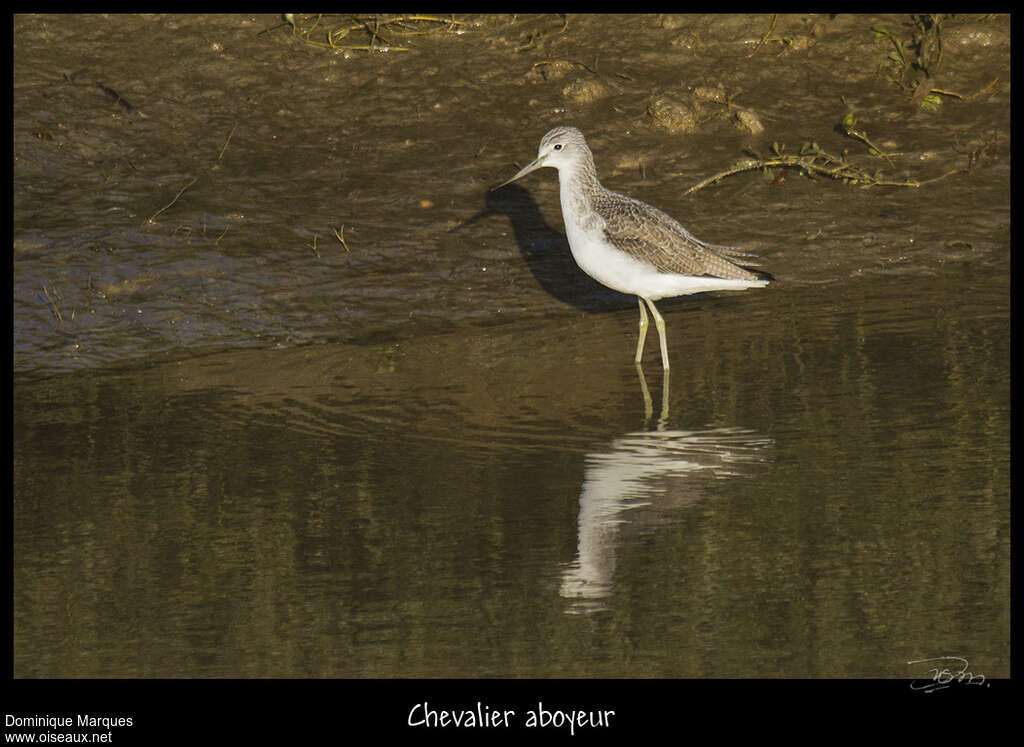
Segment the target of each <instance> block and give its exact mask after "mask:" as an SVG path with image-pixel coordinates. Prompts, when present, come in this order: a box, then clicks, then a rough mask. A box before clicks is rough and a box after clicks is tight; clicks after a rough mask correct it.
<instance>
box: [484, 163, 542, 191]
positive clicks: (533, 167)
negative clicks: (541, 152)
mask: <svg viewBox="0 0 1024 747" xmlns="http://www.w3.org/2000/svg"><path fill="white" fill-rule="evenodd" d="M543 165H544V163H543V162H542V161H541V160H540V159H539V158H535V159H534V160H533V163H528V164H527V165H526V166H523V168H521V169H519V173H518V174H516V175H515V176H513V177H512V178H511V179H508V180H506V181H503V182H502V183H501V184H499V185H498V186H497V187H491V191H492V192H493V191H494V190H496V189H501V188H502V187H504V186H505V185H506V184H511V183H512V182H514V181H515V180H516V179H520V178H522V177H524V176H526V175H527V174H529V173H530V172H531V171H536V170H537V169H539V168H540V167H541V166H543Z"/></svg>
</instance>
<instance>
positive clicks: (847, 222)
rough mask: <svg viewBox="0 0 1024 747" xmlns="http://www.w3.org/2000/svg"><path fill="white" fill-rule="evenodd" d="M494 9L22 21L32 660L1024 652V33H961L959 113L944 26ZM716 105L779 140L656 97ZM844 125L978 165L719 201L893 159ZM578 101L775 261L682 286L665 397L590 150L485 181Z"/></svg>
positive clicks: (664, 180) (439, 661)
mask: <svg viewBox="0 0 1024 747" xmlns="http://www.w3.org/2000/svg"><path fill="white" fill-rule="evenodd" d="M466 20H467V24H466V26H465V27H460V29H461V32H462V33H458V34H456V33H448V32H445V33H433V34H429V35H424V36H421V37H410V38H408V39H406V40H405V46H409V47H410V51H408V52H397V51H392V52H376V53H372V54H370V53H357V52H349V53H347V54H342V53H337V52H331V51H327V50H321V49H318V48H314V47H311V46H309V45H305V44H302V43H301V42H299V41H296V40H295V39H293V38H292V37H291V35H290V31H289V30H288V29H287V28H284V29H277V30H273V31H268V32H266V33H261V32H262V31H263V30H264V29H267V28H269V27H271V26H273V25H274V24H275V23H276V22H277V19H276V18H275V17H272V16H267V17H258V18H250V17H241V16H227V17H221V16H214V17H209V16H171V17H164V16H144V17H139V16H130V17H117V16H115V17H102V16H87V17H78V18H75V17H64V16H60V17H48V16H44V17H38V16H18V17H15V20H14V63H15V67H14V155H15V163H14V246H13V249H14V263H13V267H14V286H13V290H14V369H15V380H14V419H13V426H14V427H13V431H14V448H13V456H14V553H13V557H14V674H15V676H17V677H354V678H362V677H479V676H496V677H522V676H529V677H552V676H558V677H594V676H606V677H623V676H624V677H672V678H675V677H885V678H893V677H900V678H904V677H913V676H915V675H924V673H925V672H924V671H921V670H920V668H918V669H915V668H913V667H911V666H909V665H908V663H907V662H909V661H912V660H919V659H925V658H928V657H934V656H947V655H949V656H962V657H965V658H967V659H968V660H969V662H970V668H971V670H972V671H974V672H977V673H983V674H984V675H985V676H986V677H989V678H992V677H1007V676H1009V674H1010V663H1009V662H1010V660H1009V640H1010V633H1009V630H1010V627H1009V623H1010V603H1009V590H1010V570H1009V569H1010V533H1009V527H1010V522H1009V500H1010V496H1009V465H1010V447H1009V430H1010V426H1009V411H1010V373H1009V370H1010V366H1009V360H1010V332H1009V305H1010V290H1009V286H1010V283H1009V253H1010V252H1009V249H1010V204H1009V182H1010V180H1009V174H1010V168H1009V122H1010V114H1009V112H1010V109H1009V104H1010V102H1009V87H1008V77H1009V22H1008V19H1007V18H1005V17H998V16H997V17H974V16H958V17H956V18H954V19H952V20H950V21H949V22H948V26H947V27H946V28H944V33H945V36H944V58H943V65H942V68H941V73H940V75H939V78H938V79H937V82H936V83H935V87H936V88H941V89H943V90H949V91H955V92H958V93H960V94H962V95H963V96H968V95H971V94H974V93H976V92H981V93H979V95H977V96H975V97H974V98H970V99H960V98H956V97H953V96H946V97H945V98H944V99H943V103H942V105H941V107H940V109H939V111H938V112H934V113H931V112H925V111H920V110H915V109H911V108H909V107H908V106H907V101H908V99H909V96H910V93H908V92H907V91H904V90H901V89H899V88H897V87H895V86H893V85H892V84H890V83H889V82H887V81H886V80H885V76H884V63H885V60H886V55H887V54H888V53H889V51H891V49H892V47H891V44H890V46H889V47H888V48H886V47H885V40H879V39H877V38H876V37H875V35H874V34H873V33H872V32H871V27H872V26H876V27H878V26H885V27H886V28H889V29H890V30H893V31H894V32H896V31H897V30H900V29H902V28H903V26H902V24H904V23H905V22H906V20H907V19H906V18H904V17H885V18H874V17H867V16H837V17H835V18H830V17H828V16H806V17H805V16H785V17H780V18H779V20H778V26H777V30H776V32H775V38H774V39H773V40H771V41H769V42H767V43H766V44H765V45H764V46H762V47H761V48H760V49H758V50H757V52H756V54H754V55H753V56H749V55H751V52H752V51H753V50H754V49H755V47H756V44H757V41H758V40H759V39H760V38H761V37H762V36H763V35H764V33H765V32H766V31H767V30H768V28H769V25H770V22H771V17H770V16H743V17H717V16H712V17H705V16H692V17H690V16H685V17H681V18H662V17H655V16H641V17H627V18H622V17H575V16H570V17H569V19H568V25H567V26H566V27H565V28H564V30H563V28H562V26H563V23H562V20H561V19H560V18H558V17H554V16H548V17H534V16H530V17H526V16H523V17H518V18H514V19H513V18H511V17H493V18H492V17H487V18H477V19H472V18H468V19H466ZM72 29H73V30H74V33H71V30H72ZM900 33H905V34H909V33H910V32H909V31H901V32H900ZM531 34H532V36H531ZM783 37H785V38H786V39H788V40H789V41H788V42H783V41H780V40H781V39H782V38H783ZM115 39H116V40H117V43H114V40H115ZM531 39H533V41H532V42H531V41H530V40H531ZM552 61H563V62H564V61H568V64H560V65H554V64H551V63H552ZM456 62H457V63H458V64H457V65H456V64H455V63H456ZM538 62H544V63H547V64H545V65H539V66H535V63H538ZM880 68H881V69H880ZM995 78H999V79H1000V81H1001V82H999V83H996V84H995V85H994V86H991V87H989V88H987V89H986V86H988V85H989V83H990V82H991V81H992V80H993V79H995ZM719 84H721V85H722V87H723V89H724V90H725V91H726V92H727V93H728V94H730V95H732V94H737V97H736V98H735V103H736V104H737V105H741V106H743V107H747V108H749V109H750V110H751V111H754V112H756V113H757V116H758V117H759V119H760V121H761V123H762V124H763V125H764V128H765V131H764V132H763V133H761V134H759V135H750V134H744V133H743V132H741V131H740V130H739V129H738V128H737V127H735V126H734V125H733V124H731V121H730V120H729V118H728V116H724V115H723V116H718V115H716V112H717V111H718V109H721V110H722V112H726V111H727V109H726V107H725V106H724V105H717V104H714V105H707V106H706V108H705V109H703V110H702V112H703V113H702V114H701V116H700V117H698V119H699V120H700V121H699V126H698V128H697V129H696V131H695V132H692V133H684V134H680V133H670V132H667V131H665V130H663V129H659V128H658V127H657V126H655V124H654V121H653V120H652V118H651V115H650V114H649V113H648V108H649V106H650V105H651V102H652V100H654V99H656V98H658V97H659V96H662V95H665V94H666V93H668V94H672V95H675V96H677V97H678V98H679V99H680V100H688V99H686V96H687V95H690V94H689V92H690V91H691V90H692V89H693V88H694V87H696V86H704V87H715V86H718V85H719ZM108 91H116V95H118V96H120V97H121V101H118V100H116V99H115V98H114V97H112V96H111V95H110V94H109V92H108ZM841 97H842V98H841ZM716 107H717V109H716ZM848 110H853V111H854V112H855V113H856V116H857V124H858V127H859V128H863V129H864V130H866V132H867V134H868V135H869V136H870V137H871V138H872V140H873V141H875V142H877V143H878V144H879V145H880V146H881V147H883V148H885V149H887V150H889V151H891V152H893V153H898V154H899V155H898V156H893V158H894V159H895V168H891V167H890V166H889V165H888V164H887V163H885V162H884V160H882V159H875V160H876V161H878V163H879V165H878V168H883V169H885V170H887V171H888V172H889V173H891V175H892V176H893V177H894V178H899V177H901V176H904V175H909V176H912V177H915V178H918V179H928V178H931V177H935V176H939V175H941V174H942V173H944V172H945V171H948V170H950V169H952V168H957V169H961V170H962V172H961V173H958V174H955V175H953V176H950V177H948V178H945V179H942V180H940V181H936V182H934V183H931V184H927V185H924V186H922V187H920V188H874V189H868V190H864V189H859V188H858V187H856V186H855V185H848V184H843V183H841V182H838V181H833V180H829V179H823V178H818V179H815V180H810V179H807V178H805V177H802V176H800V175H798V174H797V173H795V172H793V173H788V174H785V178H784V179H780V178H769V179H766V178H764V177H763V176H762V175H760V174H757V173H748V174H742V175H738V176H733V177H729V178H727V179H725V180H723V181H722V182H720V183H719V184H718V185H716V186H714V187H712V188H709V189H705V190H703V191H700V192H697V193H696V194H694V195H692V196H689V197H685V198H683V197H680V195H681V193H682V192H683V191H685V190H686V189H687V188H689V187H690V186H692V185H693V184H695V183H696V182H698V181H700V180H701V179H703V178H706V177H707V176H709V175H711V174H713V173H715V172H717V171H720V170H722V169H725V168H727V167H728V166H729V165H731V164H732V163H735V161H737V160H738V158H739V157H741V155H742V152H743V149H744V148H746V147H754V148H757V149H759V150H761V151H762V152H767V151H768V150H769V148H770V146H771V144H772V142H780V143H785V144H786V145H787V146H788V147H789V148H790V149H792V150H796V149H798V148H799V145H800V143H801V142H804V141H811V140H814V141H816V142H818V143H819V145H820V146H821V147H822V148H824V149H827V150H829V151H831V152H835V153H839V152H840V151H842V150H843V149H847V150H848V151H849V153H850V157H851V159H854V158H857V159H860V161H859V162H864V163H867V162H870V160H871V157H870V156H868V155H866V149H865V148H864V147H863V145H862V144H859V143H858V142H857V141H855V140H853V139H851V138H849V137H846V136H844V135H843V134H842V133H841V132H837V131H836V130H835V125H836V124H837V123H838V122H839V121H841V120H842V118H843V116H844V115H845V114H846V112H847V111H848ZM555 124H573V125H575V126H578V127H580V129H581V130H583V132H584V133H585V134H586V135H587V137H588V139H589V142H590V145H591V147H592V149H593V150H594V152H595V157H596V160H597V168H598V173H599V175H600V176H601V178H602V180H603V181H604V183H605V184H606V185H607V186H609V187H610V188H613V189H616V190H618V191H622V192H625V193H628V194H632V195H635V196H637V197H639V198H641V199H644V200H647V201H649V202H651V203H652V204H655V205H657V206H659V207H662V208H663V209H665V210H666V211H667V212H669V213H671V214H673V215H674V216H676V217H677V218H679V219H680V220H681V221H682V222H683V223H684V224H685V225H687V226H688V227H689V228H691V229H692V230H693V231H694V232H695V233H696V234H697V235H698V236H701V237H703V238H707V239H708V240H711V241H716V242H721V243H735V244H741V245H743V246H745V247H747V248H752V249H756V251H757V252H758V253H759V254H760V255H761V257H762V261H763V265H764V267H765V269H768V270H770V271H771V272H772V273H773V274H774V275H775V276H776V278H777V279H778V282H777V283H774V284H773V285H771V286H769V287H768V288H766V289H764V290H757V291H748V292H746V293H740V294H711V295H706V296H697V297H690V298H684V299H679V300H676V301H665V302H663V303H661V304H659V308H660V309H661V310H662V313H663V314H664V316H665V318H666V321H667V324H668V336H669V346H670V351H671V357H672V376H671V382H670V386H669V388H668V396H667V398H666V399H665V402H664V409H663V402H662V393H663V375H662V372H661V369H660V365H659V362H658V361H659V358H658V353H657V343H656V340H649V341H648V355H647V357H646V359H645V368H644V369H643V372H644V378H643V379H641V378H640V377H639V376H638V373H637V370H636V368H634V366H633V362H632V357H633V351H634V347H635V334H636V324H637V310H636V302H635V299H632V298H627V297H623V296H619V295H617V294H614V293H612V292H610V291H605V290H604V289H602V288H600V287H599V286H597V285H596V284H595V283H593V282H592V281H590V280H589V278H586V277H585V276H584V275H583V274H582V272H581V271H579V270H578V269H576V268H575V265H574V264H573V263H572V261H571V257H570V256H569V254H568V249H567V246H566V244H565V239H564V235H563V234H562V224H561V217H560V214H559V208H558V189H557V181H556V179H555V174H554V172H553V171H542V172H540V173H539V174H538V175H535V176H531V177H529V178H527V179H525V180H524V181H523V182H522V183H520V184H516V185H513V186H510V187H507V188H505V189H504V190H501V191H499V192H495V193H489V192H488V191H487V190H488V187H490V186H492V185H493V184H496V183H498V182H500V181H502V180H503V179H505V178H507V177H509V176H511V175H512V174H513V173H514V172H515V169H516V168H517V166H516V164H518V165H520V166H521V165H523V164H525V163H526V162H528V161H529V160H532V158H533V157H534V155H535V154H536V148H537V143H538V142H539V140H540V137H541V136H542V135H543V134H544V132H546V131H547V130H548V129H549V128H550V127H551V126H553V125H555ZM229 136H230V139H229ZM225 143H226V145H225ZM968 166H970V170H968ZM773 176H775V177H780V176H782V174H780V173H777V174H774V175H773ZM192 180H195V181H192ZM186 186H188V188H187V189H186V190H185V191H184V192H182V194H181V196H180V197H179V198H178V199H177V200H176V201H175V202H174V203H173V204H172V205H171V206H170V207H168V208H167V210H165V211H164V212H162V213H160V214H159V215H157V216H156V217H155V218H153V219H152V220H150V216H153V215H154V214H156V213H157V212H158V211H160V210H161V208H163V207H165V206H167V205H168V204H169V203H171V202H172V200H173V199H174V198H175V195H176V194H177V193H178V192H179V190H181V189H182V188H183V187H186ZM342 226H344V237H345V243H346V244H347V250H346V247H345V246H343V245H342V244H341V243H340V242H339V241H338V240H337V239H336V238H335V237H334V235H333V229H335V228H337V229H339V231H340V229H341V227H342ZM314 237H315V240H316V244H315V246H314ZM652 342H654V344H653V345H652ZM645 386H646V387H647V388H648V389H649V391H650V394H651V398H652V400H653V408H652V409H653V413H652V414H651V415H650V416H648V415H647V413H646V412H645V401H644V396H643V387H645Z"/></svg>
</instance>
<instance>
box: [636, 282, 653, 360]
mask: <svg viewBox="0 0 1024 747" xmlns="http://www.w3.org/2000/svg"><path fill="white" fill-rule="evenodd" d="M636 300H637V301H639V302H640V339H639V340H637V341H636V362H637V363H639V362H640V359H641V358H643V356H644V340H646V339H647V325H648V321H647V309H645V308H644V299H642V298H640V297H639V296H638V297H637V299H636ZM648 303H650V302H648Z"/></svg>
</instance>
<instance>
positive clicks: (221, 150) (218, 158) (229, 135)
mask: <svg viewBox="0 0 1024 747" xmlns="http://www.w3.org/2000/svg"><path fill="white" fill-rule="evenodd" d="M237 129H238V125H235V126H234V127H232V128H231V132H229V133H228V139H227V140H225V141H224V147H223V148H221V149H220V155H219V156H217V163H215V164H214V165H213V168H215V169H218V168H220V161H221V159H222V158H224V151H226V150H227V149H228V143H230V142H231V138H232V137H234V135H235V130H237Z"/></svg>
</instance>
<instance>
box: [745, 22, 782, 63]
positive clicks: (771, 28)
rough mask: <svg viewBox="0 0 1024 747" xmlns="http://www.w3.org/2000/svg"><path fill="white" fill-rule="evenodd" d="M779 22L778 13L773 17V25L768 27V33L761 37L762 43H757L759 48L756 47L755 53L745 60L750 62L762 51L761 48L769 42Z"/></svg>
mask: <svg viewBox="0 0 1024 747" xmlns="http://www.w3.org/2000/svg"><path fill="white" fill-rule="evenodd" d="M778 22H779V14H778V13H776V14H775V15H773V16H772V25H771V26H769V27H768V31H767V32H766V33H765V35H764V36H762V37H761V41H759V42H758V43H757V46H756V47H754V51H753V52H751V53H750V54H748V55H747V56H746V58H745V59H748V60H749V59H750V58H751V57H753V56H754V55H755V54H757V53H758V51H759V50H760V49H761V47H763V46H764V43H765V42H766V41H768V37H769V36H771V35H772V32H773V31H775V24H776V23H778Z"/></svg>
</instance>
